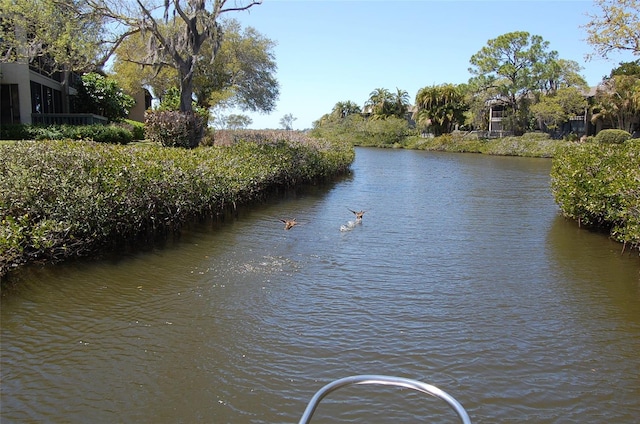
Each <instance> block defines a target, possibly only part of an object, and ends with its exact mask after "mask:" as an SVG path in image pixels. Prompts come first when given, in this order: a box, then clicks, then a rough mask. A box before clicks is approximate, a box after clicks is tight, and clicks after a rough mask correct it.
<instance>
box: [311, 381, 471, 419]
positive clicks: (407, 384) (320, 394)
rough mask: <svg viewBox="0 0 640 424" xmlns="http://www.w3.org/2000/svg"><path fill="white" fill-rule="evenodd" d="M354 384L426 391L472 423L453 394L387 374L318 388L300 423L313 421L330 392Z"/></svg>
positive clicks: (332, 383) (419, 382)
mask: <svg viewBox="0 0 640 424" xmlns="http://www.w3.org/2000/svg"><path fill="white" fill-rule="evenodd" d="M353 384H381V385H386V386H399V387H404V388H407V389H413V390H417V391H419V392H422V393H426V394H428V395H431V396H434V397H437V398H440V399H442V400H444V401H445V402H446V403H447V404H448V405H449V406H450V407H451V408H452V409H453V410H454V411H455V413H456V414H457V415H458V417H459V418H460V421H461V422H462V424H471V419H470V418H469V415H468V414H467V411H465V409H464V408H463V407H462V405H461V404H460V403H459V402H458V401H457V400H456V399H454V398H453V396H451V395H449V394H448V393H446V392H444V391H443V390H440V389H439V388H437V387H435V386H432V385H430V384H426V383H423V382H421V381H418V380H412V379H409V378H402V377H391V376H386V375H356V376H352V377H345V378H341V379H339V380H335V381H333V382H331V383H329V384H327V385H326V386H324V387H323V388H321V389H320V390H318V391H317V392H316V394H315V395H314V396H313V397H312V398H311V400H310V401H309V404H308V405H307V408H306V409H305V411H304V413H303V415H302V418H300V421H299V424H308V423H309V422H310V421H311V416H312V415H313V413H314V412H315V410H316V408H317V407H318V405H319V404H320V401H321V400H322V399H323V398H324V397H325V396H327V395H328V394H329V393H331V392H333V391H334V390H337V389H339V388H341V387H344V386H349V385H353Z"/></svg>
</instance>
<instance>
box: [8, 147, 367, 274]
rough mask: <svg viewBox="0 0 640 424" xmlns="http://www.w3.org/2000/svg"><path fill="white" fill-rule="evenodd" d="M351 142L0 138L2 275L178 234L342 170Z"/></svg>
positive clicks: (352, 155) (349, 160) (349, 158)
mask: <svg viewBox="0 0 640 424" xmlns="http://www.w3.org/2000/svg"><path fill="white" fill-rule="evenodd" d="M354 158H355V152H354V150H353V148H352V147H351V146H350V145H348V144H335V143H328V142H326V141H325V140H320V139H307V143H304V142H303V141H302V140H301V139H298V140H297V141H295V142H292V141H288V140H272V142H269V143H267V142H265V143H263V144H256V143H248V142H238V143H236V144H234V145H233V146H230V147H204V148H197V149H191V150H185V149H178V148H165V147H162V146H159V145H157V144H141V143H134V144H129V145H126V146H122V145H111V144H99V143H93V142H77V141H71V140H66V141H41V142H28V141H19V142H16V143H10V144H5V145H0V175H2V176H3V177H2V178H1V179H0V221H1V222H2V225H1V226H0V277H1V276H2V275H3V274H5V273H6V272H7V271H8V270H9V269H10V268H11V267H13V266H15V265H18V264H21V263H26V262H31V261H38V260H43V261H58V260H63V259H65V258H68V257H77V256H83V255H89V254H92V253H95V252H97V251H99V250H101V249H105V248H112V247H115V246H116V245H118V244H119V243H124V242H127V241H135V240H138V239H139V238H140V237H143V238H145V237H152V236H154V235H157V234H165V233H167V232H171V231H175V230H178V229H179V228H180V226H181V225H182V224H184V223H185V222H186V221H187V219H189V218H192V217H194V216H201V215H203V214H212V213H217V212H220V211H222V210H223V209H224V208H225V207H227V206H228V205H238V204H241V203H243V202H248V201H251V200H255V199H256V198H259V197H260V196H264V195H265V193H266V192H267V190H269V189H270V188H272V187H275V186H279V185H294V184H298V183H304V182H311V181H314V180H321V179H324V178H327V177H331V176H333V175H337V174H340V173H342V172H345V171H346V170H347V169H348V167H349V166H350V164H351V163H352V162H353V160H354Z"/></svg>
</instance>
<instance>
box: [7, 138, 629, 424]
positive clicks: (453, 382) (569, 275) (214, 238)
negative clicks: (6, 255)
mask: <svg viewBox="0 0 640 424" xmlns="http://www.w3.org/2000/svg"><path fill="white" fill-rule="evenodd" d="M550 168H551V161H550V160H548V159H530V158H512V157H491V156H486V155H472V154H447V153H433V152H419V151H407V150H379V149H366V148H357V150H356V160H355V162H354V164H353V166H352V173H351V174H350V175H349V176H346V177H343V178H341V179H338V180H336V181H335V182H333V183H331V184H329V185H325V186H315V187H309V188H305V189H300V190H296V191H291V192H287V193H285V194H283V195H282V196H279V197H278V198H276V199H272V200H270V201H268V202H266V203H263V204H258V205H252V206H251V207H244V208H241V209H240V210H239V211H238V213H237V216H232V217H227V219H225V220H224V221H222V220H221V221H217V222H209V223H203V224H199V225H197V226H194V227H192V228H190V229H189V230H187V231H185V232H184V233H183V234H182V237H181V238H180V239H179V240H177V241H172V242H168V243H166V244H165V245H164V246H161V247H160V246H158V247H156V248H153V249H147V250H145V251H143V252H137V253H123V254H122V255H120V256H119V257H114V258H108V259H104V260H101V261H97V262H95V261H82V262H75V263H70V264H65V265H60V266H54V267H43V268H39V267H32V268H29V269H25V270H24V271H22V272H20V273H18V274H16V275H15V276H14V277H13V280H14V281H15V282H16V283H17V284H16V285H15V287H14V288H13V289H10V290H5V291H4V292H3V296H2V299H1V301H2V304H1V306H2V310H1V318H2V322H1V327H2V328H1V330H2V333H1V335H2V338H1V353H2V356H1V366H2V368H1V373H2V374H1V377H2V380H1V398H0V402H1V405H0V406H1V409H0V414H1V415H0V418H1V421H2V423H3V424H9V423H24V422H51V423H86V422H91V423H196V422H198V423H199V422H210V423H295V422H297V421H298V420H299V418H300V416H301V415H302V413H303V411H304V409H305V407H306V404H307V402H308V401H309V400H310V398H311V397H312V396H313V394H314V393H315V392H316V390H318V389H320V388H321V387H322V386H324V385H325V384H327V383H329V382H330V381H332V380H334V379H338V378H342V377H347V376H351V375H358V374H383V375H395V376H401V377H407V378H413V379H418V380H421V381H423V382H426V383H429V384H432V385H435V386H437V387H439V388H441V389H443V390H445V391H446V392H447V393H449V394H451V395H452V396H454V397H455V398H456V399H457V400H458V401H459V402H460V403H462V405H463V406H464V407H465V408H466V409H467V411H468V412H469V415H470V417H471V419H472V421H473V422H474V423H513V422H531V423H537V424H544V423H567V422H580V423H614V422H615V423H637V422H638V419H639V418H638V417H640V355H639V352H640V258H639V257H638V254H637V252H635V253H629V252H625V253H622V252H621V246H620V245H619V244H617V243H614V242H612V241H610V240H609V239H608V237H607V236H606V235H603V234H597V233H592V232H589V231H586V230H584V229H580V228H578V227H577V225H576V223H574V222H570V221H566V220H564V219H563V218H562V217H561V216H560V215H559V211H558V208H557V206H556V205H555V203H554V201H553V198H552V195H551V193H550V189H549V183H550V180H549V171H550ZM349 209H352V210H365V211H366V212H365V215H364V217H363V219H362V222H360V223H355V222H354V221H355V216H354V214H353V213H352V212H350V210H349ZM286 218H296V220H297V222H298V223H299V224H298V225H297V226H295V227H293V228H292V229H291V230H289V231H285V230H284V228H283V227H284V224H283V223H282V222H280V219H286ZM350 221H351V222H350ZM341 228H342V230H343V231H341ZM394 421H397V422H435V423H447V422H457V420H456V417H455V415H454V413H453V411H452V410H451V409H450V408H449V407H448V406H447V405H446V404H444V403H443V402H442V401H440V400H439V399H436V398H431V397H428V396H426V395H422V394H420V393H417V392H412V391H408V390H399V389H394V388H390V387H381V386H380V387H375V386H357V387H350V388H344V389H342V390H340V391H337V392H335V393H332V394H331V395H330V396H329V397H328V398H326V399H325V400H324V401H323V402H322V403H321V405H320V408H319V409H318V410H317V411H316V413H315V415H314V419H313V421H312V422H314V423H316V422H317V423H329V422H362V423H388V422H394Z"/></svg>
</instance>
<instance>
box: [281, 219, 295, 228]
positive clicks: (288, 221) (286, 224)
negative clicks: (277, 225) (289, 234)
mask: <svg viewBox="0 0 640 424" xmlns="http://www.w3.org/2000/svg"><path fill="white" fill-rule="evenodd" d="M280 221H282V222H284V229H285V230H290V229H292V228H293V227H295V226H296V225H298V223H297V222H296V219H295V218H293V219H281V220H280Z"/></svg>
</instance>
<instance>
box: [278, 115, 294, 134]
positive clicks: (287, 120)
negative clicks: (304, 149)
mask: <svg viewBox="0 0 640 424" xmlns="http://www.w3.org/2000/svg"><path fill="white" fill-rule="evenodd" d="M297 119H298V118H296V117H295V116H293V114H291V113H287V114H286V115H284V116H283V117H282V118H280V126H281V127H282V128H284V129H285V130H287V131H291V130H293V121H296V120H297Z"/></svg>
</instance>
